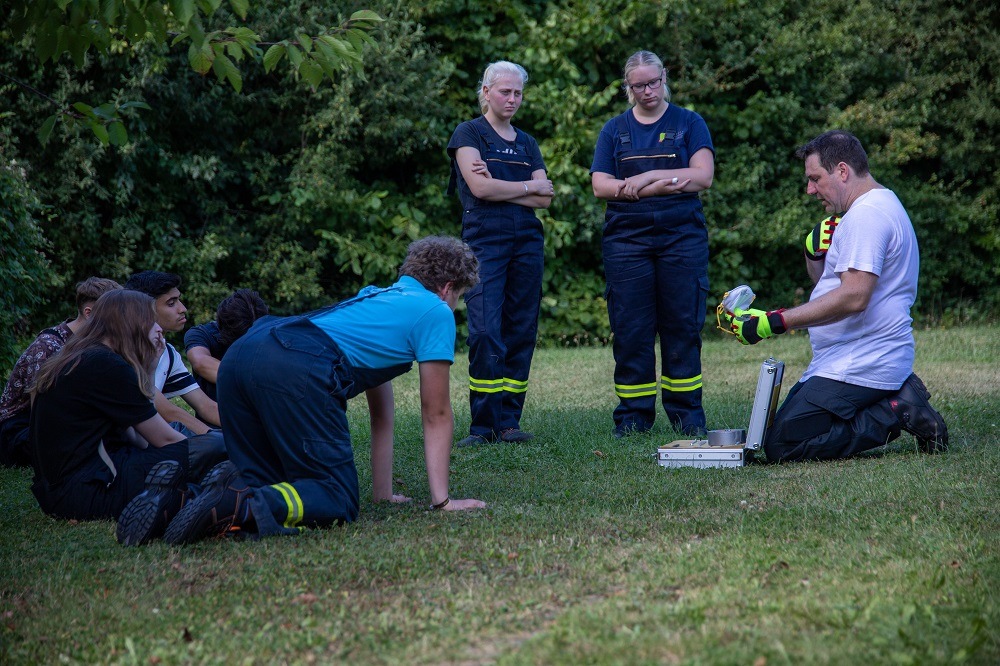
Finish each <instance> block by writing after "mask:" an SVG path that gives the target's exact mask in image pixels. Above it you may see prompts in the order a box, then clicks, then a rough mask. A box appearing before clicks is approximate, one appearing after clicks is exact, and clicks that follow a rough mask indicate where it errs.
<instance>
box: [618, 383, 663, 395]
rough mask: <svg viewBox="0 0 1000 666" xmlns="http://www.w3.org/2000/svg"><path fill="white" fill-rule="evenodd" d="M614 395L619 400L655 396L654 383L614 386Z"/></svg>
mask: <svg viewBox="0 0 1000 666" xmlns="http://www.w3.org/2000/svg"><path fill="white" fill-rule="evenodd" d="M615 395H617V396H618V397H619V398H642V397H645V396H647V395H656V382H653V383H652V384H615Z"/></svg>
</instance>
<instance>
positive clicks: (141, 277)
mask: <svg viewBox="0 0 1000 666" xmlns="http://www.w3.org/2000/svg"><path fill="white" fill-rule="evenodd" d="M180 283H181V278H180V277H179V276H177V275H175V274H173V273H161V272H159V271H142V272H139V273H135V274H133V275H132V276H130V277H129V279H128V282H126V283H125V288H126V289H134V290H136V291H141V292H143V293H144V294H147V295H149V296H152V297H153V298H154V299H155V300H156V306H155V307H156V323H158V324H159V325H160V327H161V328H162V329H163V330H164V332H166V333H177V332H180V331H181V330H183V328H184V324H186V323H187V308H186V307H184V303H183V302H182V301H181V292H180ZM154 383H155V385H156V389H157V390H156V395H155V396H154V399H153V402H154V404H155V405H156V411H157V413H159V414H160V416H162V417H163V418H164V419H165V420H166V421H167V422H168V423H170V424H171V425H174V427H175V428H176V429H177V430H180V431H181V432H183V433H184V434H186V435H188V436H191V435H192V434H194V435H202V434H204V433H206V432H208V431H209V429H210V428H212V427H215V428H217V427H219V424H220V423H221V421H220V419H219V406H218V404H217V403H216V402H215V401H214V400H212V399H211V398H209V397H208V395H206V394H205V392H204V391H202V390H201V388H199V387H198V382H197V381H195V378H194V377H193V376H192V375H191V373H190V372H188V369H187V367H186V366H185V365H184V360H183V359H182V358H181V355H180V353H179V352H178V351H177V350H176V349H174V346H173V345H171V344H169V343H168V344H167V345H166V349H164V351H163V355H162V356H160V360H159V363H158V364H157V366H156V375H155V377H154ZM177 397H180V398H183V399H184V401H185V402H187V403H188V404H189V405H191V407H192V408H193V409H194V410H195V412H196V413H197V417H195V416H194V415H192V414H191V413H190V412H188V411H187V410H186V409H183V408H181V407H180V406H178V405H175V404H174V403H173V402H171V401H170V399H171V398H177ZM175 424H179V426H183V427H178V425H175Z"/></svg>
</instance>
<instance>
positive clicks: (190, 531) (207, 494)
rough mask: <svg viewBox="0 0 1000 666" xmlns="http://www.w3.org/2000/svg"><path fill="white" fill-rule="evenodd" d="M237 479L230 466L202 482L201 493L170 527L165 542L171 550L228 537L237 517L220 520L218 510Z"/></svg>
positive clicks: (220, 467) (221, 465)
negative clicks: (201, 541) (173, 547)
mask: <svg viewBox="0 0 1000 666" xmlns="http://www.w3.org/2000/svg"><path fill="white" fill-rule="evenodd" d="M238 475H239V472H238V470H237V469H236V465H234V464H233V463H231V462H224V463H219V464H218V465H216V466H215V467H213V468H212V469H211V470H210V471H209V472H208V474H206V475H205V478H204V479H203V480H202V482H201V486H202V492H201V493H200V494H199V495H197V496H195V498H194V499H193V500H191V501H190V502H188V503H187V504H185V505H184V506H183V507H182V508H181V510H180V511H179V512H177V515H176V516H174V519H173V520H171V521H170V524H169V525H168V526H167V530H166V532H164V534H163V540H164V541H166V542H167V543H169V544H170V545H172V546H179V545H183V544H189V543H194V542H196V541H199V540H201V539H203V538H205V537H210V536H218V535H220V534H225V533H226V532H227V531H228V530H229V528H231V527H232V526H233V520H234V519H235V516H232V515H230V516H223V517H222V518H220V517H219V516H218V514H217V513H216V509H215V506H216V505H217V504H218V503H219V501H220V500H221V499H222V496H223V495H224V494H225V492H226V490H228V489H229V484H230V483H231V482H232V480H233V479H234V478H235V477H237V476H238Z"/></svg>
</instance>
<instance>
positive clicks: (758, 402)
mask: <svg viewBox="0 0 1000 666" xmlns="http://www.w3.org/2000/svg"><path fill="white" fill-rule="evenodd" d="M784 372H785V364H784V363H783V362H781V361H776V360H774V359H773V358H769V359H767V360H766V361H764V362H763V363H762V364H761V366H760V375H759V376H758V378H757V392H756V393H755V394H754V398H753V411H752V412H751V413H750V427H749V428H747V430H746V439H745V440H744V441H742V442H740V443H736V444H730V445H726V446H713V445H711V444H709V440H707V439H679V440H676V441H673V442H670V443H669V444H667V445H665V446H661V447H659V449H657V454H656V459H657V462H658V463H659V464H660V465H661V466H662V467H742V466H743V465H746V464H747V463H748V462H750V461H751V460H753V456H754V453H756V452H757V451H758V450H760V447H761V446H763V445H764V435H766V434H767V429H768V427H770V425H771V422H772V421H773V420H774V412H775V411H777V409H778V395H779V394H780V393H781V377H782V375H783V374H784Z"/></svg>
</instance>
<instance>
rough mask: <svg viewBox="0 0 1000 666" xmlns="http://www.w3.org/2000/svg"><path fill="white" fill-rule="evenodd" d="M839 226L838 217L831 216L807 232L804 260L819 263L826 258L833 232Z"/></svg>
mask: <svg viewBox="0 0 1000 666" xmlns="http://www.w3.org/2000/svg"><path fill="white" fill-rule="evenodd" d="M838 224H840V217H839V216H837V215H831V216H830V217H828V218H826V219H825V220H823V221H822V222H820V223H819V224H817V225H816V227H815V228H814V229H813V230H812V231H810V232H809V235H807V236H806V259H809V260H810V261H819V260H820V259H823V258H824V257H825V256H826V251H827V250H829V249H830V243H831V242H832V241H833V232H834V231H836V230H837V225H838Z"/></svg>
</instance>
